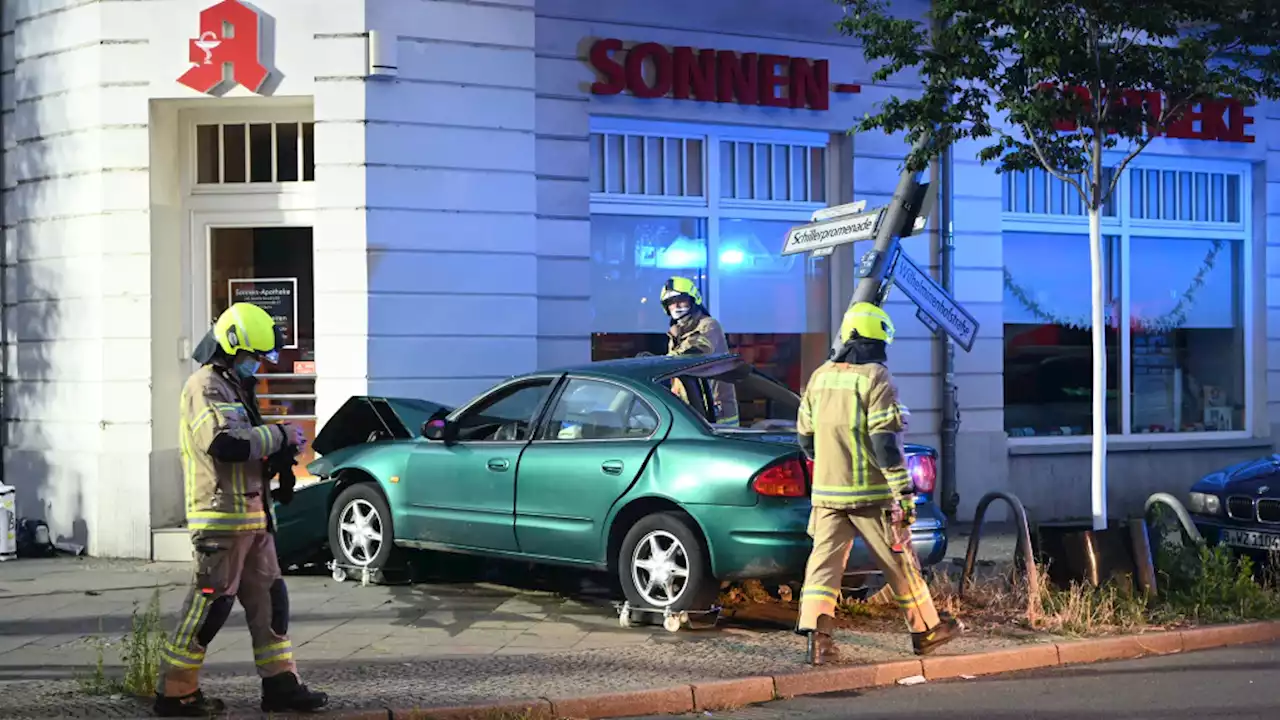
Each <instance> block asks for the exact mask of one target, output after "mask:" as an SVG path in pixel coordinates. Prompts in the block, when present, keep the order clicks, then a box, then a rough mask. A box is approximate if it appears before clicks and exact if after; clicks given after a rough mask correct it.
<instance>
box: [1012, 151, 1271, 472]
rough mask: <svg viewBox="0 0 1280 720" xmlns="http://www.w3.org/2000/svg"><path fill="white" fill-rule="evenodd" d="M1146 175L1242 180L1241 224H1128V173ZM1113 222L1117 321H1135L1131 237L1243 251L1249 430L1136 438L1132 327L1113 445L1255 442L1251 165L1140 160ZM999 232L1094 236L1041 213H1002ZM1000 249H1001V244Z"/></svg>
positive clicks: (1119, 196)
mask: <svg viewBox="0 0 1280 720" xmlns="http://www.w3.org/2000/svg"><path fill="white" fill-rule="evenodd" d="M1120 160H1122V157H1121V156H1119V155H1115V156H1111V155H1107V156H1105V157H1104V162H1106V163H1107V164H1108V165H1111V166H1113V167H1114V166H1116V165H1118V164H1119V162H1120ZM1141 170H1162V171H1166V170H1167V171H1183V172H1185V171H1190V172H1208V173H1214V172H1218V173H1231V174H1237V175H1240V202H1241V207H1240V222H1236V223H1227V222H1190V221H1186V220H1149V219H1135V218H1132V217H1131V216H1130V201H1131V196H1130V186H1129V178H1130V175H1129V173H1130V172H1131V171H1141ZM1114 202H1115V204H1116V215H1115V217H1106V216H1103V218H1102V234H1103V235H1104V236H1105V235H1112V236H1115V237H1117V238H1119V241H1120V267H1121V270H1122V274H1121V275H1120V278H1121V282H1120V317H1121V318H1127V317H1129V313H1130V304H1129V303H1130V298H1129V293H1130V289H1131V285H1132V283H1130V282H1129V277H1130V273H1131V272H1132V271H1131V267H1130V266H1131V263H1130V240H1131V238H1132V237H1133V236H1134V235H1137V236H1140V237H1150V236H1157V237H1163V238H1189V239H1195V240H1225V241H1228V242H1235V243H1238V244H1239V250H1240V263H1241V270H1240V272H1241V276H1242V278H1243V288H1242V290H1241V292H1242V296H1241V305H1242V310H1243V317H1242V318H1241V322H1242V323H1243V330H1244V333H1243V335H1244V400H1245V403H1244V427H1243V428H1242V429H1240V430H1231V431H1216V432H1170V433H1135V432H1133V431H1132V428H1131V425H1132V419H1133V403H1132V398H1131V397H1130V395H1131V393H1132V378H1131V377H1130V372H1131V369H1132V362H1133V348H1132V347H1131V340H1132V329H1131V328H1130V326H1129V323H1127V322H1121V323H1120V368H1119V374H1120V387H1119V388H1117V392H1118V397H1119V399H1120V401H1121V403H1120V432H1119V433H1115V434H1108V436H1107V438H1108V440H1109V441H1119V442H1120V443H1121V444H1122V447H1123V446H1127V445H1130V444H1139V445H1153V446H1166V445H1171V444H1174V443H1177V444H1184V443H1188V442H1190V443H1209V444H1213V443H1221V442H1222V441H1231V440H1247V439H1251V438H1253V437H1254V429H1255V420H1256V418H1257V402H1256V398H1255V397H1254V389H1255V382H1256V377H1255V366H1254V358H1253V349H1254V342H1255V340H1254V335H1255V328H1254V312H1253V297H1254V282H1253V263H1254V230H1253V166H1252V164H1251V163H1249V162H1247V161H1238V160H1210V159H1200V158H1187V157H1168V156H1159V155H1152V156H1140V157H1138V158H1137V159H1135V160H1134V161H1133V162H1131V163H1130V164H1129V167H1127V168H1125V172H1124V175H1123V176H1122V177H1121V178H1120V182H1119V183H1117V185H1116V189H1115V198H1114ZM1001 232H1002V233H1006V232H1027V233H1063V234H1072V235H1083V236H1084V237H1088V235H1089V217H1088V216H1087V215H1085V216H1080V217H1076V216H1062V215H1048V214H1042V213H1013V212H1005V213H1003V214H1002V216H1001ZM1002 242H1003V241H1002ZM1008 442H1009V447H1011V448H1017V447H1062V446H1075V445H1087V443H1088V436H1083V435H1066V436H1050V437H1010V438H1008Z"/></svg>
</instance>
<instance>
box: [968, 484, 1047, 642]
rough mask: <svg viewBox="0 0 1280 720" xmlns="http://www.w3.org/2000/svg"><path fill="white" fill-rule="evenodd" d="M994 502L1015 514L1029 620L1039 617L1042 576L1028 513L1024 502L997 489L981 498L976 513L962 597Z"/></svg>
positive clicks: (970, 579) (969, 579)
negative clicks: (1004, 505) (989, 510)
mask: <svg viewBox="0 0 1280 720" xmlns="http://www.w3.org/2000/svg"><path fill="white" fill-rule="evenodd" d="M995 500H1003V501H1005V503H1006V504H1008V506H1009V509H1010V510H1012V511H1013V516H1014V518H1015V519H1016V520H1017V522H1018V545H1017V548H1016V549H1015V553H1016V554H1017V555H1018V556H1020V557H1021V558H1022V564H1023V571H1024V572H1025V573H1026V574H1027V617H1031V616H1033V615H1035V614H1036V607H1037V603H1036V599H1037V597H1038V596H1039V594H1040V573H1039V572H1038V571H1037V570H1036V559H1035V555H1034V554H1033V553H1032V552H1031V528H1030V526H1029V525H1027V510H1026V508H1024V507H1023V506H1022V501H1021V500H1019V499H1018V498H1017V496H1015V495H1013V494H1012V493H1007V492H1002V491H999V490H995V491H992V492H989V493H987V494H986V495H983V496H982V499H981V500H979V501H978V509H977V510H976V511H975V512H974V514H973V534H972V535H970V536H969V549H968V550H967V551H966V552H965V555H964V572H963V573H961V575H960V593H959V594H960V598H961V599H963V598H964V591H965V589H966V588H968V586H969V584H970V583H971V582H973V567H974V565H975V564H976V563H977V561H978V542H979V540H980V539H981V536H982V521H983V519H984V518H986V515H987V508H988V507H989V506H990V505H991V503H992V502H993V501H995Z"/></svg>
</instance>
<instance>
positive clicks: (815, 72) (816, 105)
mask: <svg viewBox="0 0 1280 720" xmlns="http://www.w3.org/2000/svg"><path fill="white" fill-rule="evenodd" d="M623 49H624V45H623V42H622V41H621V40H618V39H616V38H607V39H603V40H597V41H596V42H595V43H594V44H593V45H592V46H591V52H590V54H589V60H590V62H591V66H592V67H593V68H594V69H595V70H596V72H598V73H599V74H600V75H601V76H602V77H603V79H601V80H597V81H596V82H594V83H592V84H591V93H592V94H593V95H617V94H619V93H621V92H622V91H623V90H626V91H627V92H629V93H631V94H632V95H634V96H635V97H638V98H662V97H669V98H672V99H675V100H695V101H698V102H718V103H737V104H739V105H760V106H764V107H781V108H795V109H802V108H808V109H810V110H826V109H827V108H828V107H829V105H830V96H831V93H832V92H838V93H856V92H861V90H862V88H861V87H860V86H858V85H854V84H849V83H836V84H834V85H833V84H831V81H830V63H829V61H827V60H810V59H808V58H798V57H790V56H788V55H773V54H767V53H741V54H739V53H736V52H734V51H732V50H703V49H697V48H692V47H685V46H677V47H674V48H667V47H665V46H663V45H660V44H658V43H652V42H647V43H640V44H638V45H635V46H632V47H631V48H630V49H627V52H626V58H625V60H623V61H622V62H619V61H618V60H617V59H615V57H614V55H615V54H616V53H619V52H621V51H622V50H623Z"/></svg>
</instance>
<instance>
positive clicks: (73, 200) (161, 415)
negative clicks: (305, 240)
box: [0, 0, 366, 557]
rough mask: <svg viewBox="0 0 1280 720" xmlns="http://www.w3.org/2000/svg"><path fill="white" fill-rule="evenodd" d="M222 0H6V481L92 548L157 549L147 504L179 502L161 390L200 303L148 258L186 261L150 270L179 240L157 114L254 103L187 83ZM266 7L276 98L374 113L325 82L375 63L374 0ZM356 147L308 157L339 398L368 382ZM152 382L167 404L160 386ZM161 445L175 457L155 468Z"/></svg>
mask: <svg viewBox="0 0 1280 720" xmlns="http://www.w3.org/2000/svg"><path fill="white" fill-rule="evenodd" d="M212 4H213V3H212V2H208V1H206V0H156V1H155V2H145V3H141V2H73V1H70V0H67V1H65V2H58V1H49V2H22V1H20V0H4V3H3V16H4V25H3V28H2V29H0V32H2V33H3V37H2V38H0V44H2V48H0V57H2V58H3V64H2V65H0V72H2V73H3V90H2V91H0V95H2V97H3V112H4V131H5V132H4V162H5V183H4V195H5V197H4V200H5V216H4V223H5V234H6V241H7V255H6V257H5V262H6V272H5V280H6V293H5V298H4V301H5V313H6V317H5V320H6V331H7V337H6V338H5V349H6V357H7V365H6V368H7V371H8V373H9V384H8V386H7V387H6V390H7V391H8V393H9V396H8V397H7V398H6V407H5V409H6V413H7V416H6V420H7V422H6V431H7V446H6V448H5V480H6V482H8V483H9V484H12V485H15V486H17V488H18V502H19V505H20V512H21V513H22V514H24V515H28V516H42V517H45V518H46V519H47V520H48V522H49V524H50V526H51V528H52V530H53V534H54V535H55V536H56V537H58V538H67V539H74V540H76V541H77V542H84V543H87V544H88V546H89V548H90V552H92V553H93V554H95V555H107V556H133V557H144V556H147V555H149V553H150V544H151V535H150V531H151V526H152V516H153V511H156V513H157V514H159V515H162V516H170V515H172V514H173V509H172V508H167V509H165V510H164V511H163V512H160V511H159V510H157V509H155V508H153V507H152V506H151V505H152V502H153V501H155V500H157V499H159V500H161V501H162V502H164V503H166V504H173V503H175V502H180V500H176V498H178V497H180V494H181V478H180V477H174V476H173V475H172V473H171V468H172V467H173V466H172V463H171V462H170V460H171V459H172V457H173V456H174V454H175V452H174V450H175V446H176V440H177V437H176V421H175V418H173V417H172V412H170V408H172V407H173V406H175V402H174V397H173V395H172V394H170V392H169V391H172V389H173V387H174V379H175V377H178V376H180V375H181V374H182V373H183V372H185V369H186V366H185V364H184V363H182V362H180V361H179V359H178V357H177V352H176V349H177V347H178V342H177V341H178V339H179V336H180V335H181V334H182V333H183V328H182V327H180V326H178V324H179V323H182V322H184V317H189V315H190V313H189V312H188V313H185V314H184V315H179V314H175V313H174V312H172V309H173V307H174V306H175V305H182V304H185V303H187V302H189V298H184V297H180V296H179V297H175V296H174V295H173V287H172V286H168V285H166V286H165V288H164V292H163V294H154V293H153V291H152V276H153V270H154V271H155V274H156V275H158V276H163V277H165V278H168V277H172V276H173V275H177V274H180V273H181V272H182V269H181V267H179V266H173V265H170V266H167V267H159V268H153V259H154V258H153V253H152V242H153V241H159V242H165V243H180V242H183V241H184V240H183V238H184V236H183V235H182V234H181V233H180V232H174V231H176V230H177V229H178V228H179V227H180V222H181V217H180V215H181V212H174V211H173V208H171V207H169V208H166V211H167V212H166V213H164V214H162V216H163V217H167V218H168V219H169V220H168V222H169V224H168V225H165V224H164V223H161V224H160V225H158V226H154V227H153V221H154V220H155V219H156V218H155V217H153V216H152V213H151V207H152V201H153V197H152V192H153V189H152V182H153V177H152V173H151V171H150V168H151V165H152V162H153V161H158V162H161V163H169V164H173V163H174V162H175V159H176V156H177V151H178V149H177V147H176V146H173V145H168V146H166V145H164V144H161V145H160V146H159V147H160V148H162V149H163V148H168V150H169V153H168V154H166V155H165V156H164V157H161V158H155V157H153V153H152V150H151V147H150V146H151V140H152V138H151V136H152V134H153V128H152V122H151V118H152V117H153V111H156V115H157V116H165V115H166V112H167V111H169V110H172V109H174V108H176V106H177V105H181V104H183V103H190V104H191V106H192V107H197V108H198V107H200V103H215V102H224V103H225V102H236V99H237V98H243V97H246V96H248V93H247V92H245V91H244V90H243V89H236V90H233V91H232V92H230V93H228V94H227V98H226V99H224V100H215V99H213V98H205V97H202V96H200V95H198V94H196V93H194V92H193V91H191V90H189V89H187V88H185V87H183V86H181V85H180V84H178V83H177V82H176V78H177V77H178V76H179V75H181V74H182V72H184V71H185V69H186V68H187V66H188V63H187V41H188V39H189V38H192V37H195V36H196V35H198V34H199V26H198V17H199V13H200V11H201V10H203V9H204V8H205V7H207V6H209V5H212ZM261 7H262V9H263V10H264V11H265V12H266V13H268V14H269V15H270V18H271V19H272V20H273V21H274V22H273V23H272V25H273V26H274V45H275V53H274V63H273V64H274V65H275V66H276V67H278V68H280V69H281V70H282V72H281V74H280V76H279V81H278V82H276V83H273V85H274V86H273V88H272V91H271V92H272V93H273V94H274V95H275V96H277V97H282V96H288V95H297V96H314V98H315V103H316V106H317V108H318V111H319V110H320V109H324V110H326V111H327V109H328V108H339V107H340V108H342V109H344V110H350V109H351V108H352V107H355V108H357V109H358V108H359V107H361V106H362V104H363V81H362V80H359V79H357V80H356V82H354V83H350V82H349V81H346V82H344V81H343V80H341V79H338V80H331V78H333V77H335V76H338V77H340V76H342V75H345V76H347V77H352V76H355V77H357V78H359V76H360V75H362V74H363V68H364V66H365V55H364V52H365V51H364V43H363V40H362V39H361V38H360V36H361V34H362V33H363V30H364V4H363V2H360V1H359V0H350V1H349V2H342V3H333V4H331V5H330V4H326V8H325V10H324V12H316V11H315V4H314V3H313V2H308V1H307V0H272V2H270V3H263V4H261ZM352 38H356V41H355V42H353V41H352ZM352 86H354V88H355V90H354V92H352V91H351V88H352ZM344 91H345V92H344ZM352 96H354V99H353V97H352ZM166 103H170V104H173V106H172V107H170V106H168V105H166ZM166 117H167V116H166ZM164 132H168V133H171V134H174V135H176V133H174V129H173V128H172V127H169V126H167V125H166V128H165V129H164ZM317 132H318V133H319V131H317ZM348 147H349V145H346V144H343V143H324V144H321V143H317V157H316V161H317V169H316V176H317V181H316V185H317V188H318V190H319V192H318V196H319V199H318V201H317V205H318V207H319V208H320V210H321V214H324V212H325V211H328V210H330V209H333V212H332V218H333V219H332V220H328V221H326V222H319V221H318V222H317V227H316V233H315V246H316V265H315V280H316V285H317V287H318V288H321V290H320V291H319V292H318V293H317V298H316V301H317V318H318V319H317V345H318V348H317V350H318V353H320V354H323V356H324V357H325V358H326V360H327V361H328V362H329V363H330V366H329V367H328V368H327V373H326V376H325V379H324V380H322V381H321V383H320V386H321V388H326V387H327V388H331V389H332V390H331V391H330V392H327V393H325V390H323V389H322V390H321V392H322V393H325V394H326V395H339V394H342V395H343V396H344V397H345V394H346V393H348V392H350V391H362V390H363V387H364V378H365V376H366V373H365V371H364V367H363V362H364V358H365V353H364V345H365V339H364V338H365V334H366V331H365V325H366V323H365V320H364V318H365V317H366V316H365V315H364V314H363V312H362V306H363V305H364V297H365V292H364V283H363V276H364V273H363V272H361V271H360V270H361V268H362V267H363V266H364V264H365V260H364V259H365V254H364V229H363V222H362V214H361V211H359V210H358V209H360V208H362V207H363V206H364V201H363V195H362V193H361V192H360V191H359V189H360V188H361V187H362V185H363V183H355V184H353V183H351V182H350V180H349V176H341V173H342V171H341V170H339V169H338V168H339V167H341V166H342V165H343V162H344V161H345V160H348V159H349V158H343V157H340V156H338V155H337V151H341V150H345V149H347V148H348ZM361 162H362V159H361ZM162 175H164V179H165V181H172V179H173V178H174V174H173V173H172V172H165V173H162ZM338 183H341V187H335V185H337V184H338ZM330 187H333V188H334V189H333V190H327V188H330ZM164 197H165V195H164V193H163V192H159V193H157V194H156V198H157V199H163V198H164ZM162 206H163V205H162ZM343 209H347V210H352V211H354V214H353V213H352V212H348V213H346V215H345V217H344V215H343V212H342V210H343ZM352 217H355V221H354V222H352ZM153 229H154V230H155V232H153ZM170 232H173V233H174V234H169V233H170ZM353 248H354V249H355V251H354V252H352V249H353ZM169 259H172V258H169ZM155 320H159V321H160V322H158V323H157V322H155ZM187 331H189V328H188V329H187ZM156 346H159V347H160V348H162V349H160V350H156ZM153 387H161V388H164V389H165V390H166V393H165V397H155V398H153V397H152V389H153ZM153 418H154V422H153ZM153 456H154V457H161V456H167V457H168V458H169V460H166V461H164V462H160V463H158V464H157V465H156V467H157V468H159V469H160V470H159V471H158V472H157V474H156V476H155V477H154V478H153V473H152V470H151V468H152V463H153V460H154V457H153ZM153 480H154V483H155V485H157V486H158V487H153V486H152V485H153ZM175 488H176V490H175ZM179 508H180V506H179Z"/></svg>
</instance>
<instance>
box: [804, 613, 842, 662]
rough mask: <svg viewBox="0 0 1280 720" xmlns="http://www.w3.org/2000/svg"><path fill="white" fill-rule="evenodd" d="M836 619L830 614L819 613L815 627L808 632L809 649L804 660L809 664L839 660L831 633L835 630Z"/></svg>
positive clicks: (838, 652) (838, 653)
mask: <svg viewBox="0 0 1280 720" xmlns="http://www.w3.org/2000/svg"><path fill="white" fill-rule="evenodd" d="M835 624H836V619H835V618H833V617H831V616H830V615H819V616H818V622H817V625H818V627H816V628H815V629H813V630H810V631H809V632H808V635H809V651H808V654H807V656H806V657H805V661H806V662H808V663H809V664H810V665H826V664H827V663H834V662H840V649H839V648H838V647H836V641H835V640H834V639H832V637H831V633H832V632H833V631H834V630H835Z"/></svg>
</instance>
